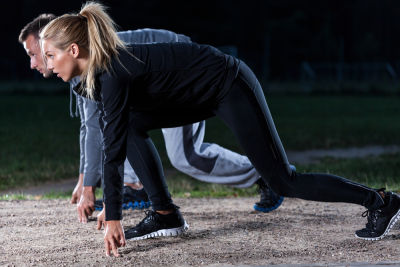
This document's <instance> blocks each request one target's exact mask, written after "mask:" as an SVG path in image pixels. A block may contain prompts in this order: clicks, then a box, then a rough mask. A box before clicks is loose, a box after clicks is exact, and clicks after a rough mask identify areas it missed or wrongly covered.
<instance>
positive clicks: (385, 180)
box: [296, 153, 400, 192]
mask: <svg viewBox="0 0 400 267" xmlns="http://www.w3.org/2000/svg"><path fill="white" fill-rule="evenodd" d="M399 166H400V153H396V154H385V155H381V156H378V157H367V158H362V159H360V158H355V159H337V158H329V157H327V158H324V159H323V160H322V161H321V162H320V163H318V164H310V165H307V166H296V167H297V169H298V171H300V172H321V173H331V174H335V175H339V176H342V177H346V178H348V179H350V180H352V181H357V182H359V183H362V184H365V185H367V186H369V187H372V188H381V187H386V189H387V190H390V191H396V192H399V191H400V178H399Z"/></svg>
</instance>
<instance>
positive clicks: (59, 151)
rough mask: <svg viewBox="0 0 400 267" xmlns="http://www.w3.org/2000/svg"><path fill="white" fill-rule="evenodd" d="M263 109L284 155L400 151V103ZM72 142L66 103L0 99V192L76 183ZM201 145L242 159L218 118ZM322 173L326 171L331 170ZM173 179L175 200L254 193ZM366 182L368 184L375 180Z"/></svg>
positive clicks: (332, 101) (323, 99)
mask: <svg viewBox="0 0 400 267" xmlns="http://www.w3.org/2000/svg"><path fill="white" fill-rule="evenodd" d="M267 101H268V104H269V107H270V110H271V113H272V115H273V116H274V120H275V123H276V126H277V129H278V132H279V134H280V137H281V139H282V142H283V144H284V146H285V148H286V149H289V150H306V149H314V148H337V147H351V146H364V145H370V144H375V145H391V144H396V145H400V139H399V138H398V133H399V132H400V98H399V97H383V96H376V97H374V96H365V97H360V96H357V97H356V96H304V95H302V96H301V95H297V96H278V95H267ZM150 135H151V136H152V138H153V141H154V143H155V145H156V147H157V148H158V150H159V152H160V156H161V159H162V162H163V164H164V168H165V169H173V168H172V166H171V165H170V163H169V160H168V158H167V155H166V152H165V145H164V140H163V138H162V135H161V132H160V131H159V130H157V131H152V132H151V133H150ZM78 140H79V119H77V118H74V119H72V118H70V117H69V98H68V96H65V95H51V96H50V95H48V96H46V95H43V96H33V95H29V96H23V95H2V96H1V98H0V146H1V149H0V158H1V161H0V191H1V190H6V189H10V188H15V187H19V186H26V185H37V184H40V183H42V182H45V181H55V180H60V179H64V178H71V177H75V176H76V177H77V176H78V166H79V144H78ZM205 140H206V141H207V142H214V143H217V144H219V145H221V146H224V147H227V148H229V149H232V150H234V151H238V152H241V151H242V150H241V148H240V147H239V145H238V144H237V142H236V140H235V138H234V136H233V134H232V133H231V131H230V130H229V129H228V128H227V127H226V126H225V125H224V124H223V123H221V121H220V120H219V119H218V118H213V119H210V120H208V121H207V131H206V137H205ZM335 164H336V163H332V165H335ZM328 165H329V164H327V166H326V168H328V167H331V166H330V165H329V166H328ZM373 166H375V168H376V169H377V171H379V170H382V168H381V166H378V165H373ZM311 167H312V168H314V166H311ZM311 167H310V168H311ZM341 168H345V166H339V167H338V168H337V170H338V171H336V173H338V172H339V171H341ZM371 168H372V167H371ZM390 168H395V167H394V166H391V167H390ZM328 170H330V169H328ZM346 176H348V177H353V176H357V174H356V175H353V174H352V173H351V175H346ZM176 177H177V178H174V177H170V178H168V179H169V180H168V183H169V184H171V183H172V184H173V185H170V189H171V191H172V192H173V194H174V195H177V196H181V195H184V194H185V193H188V192H190V194H191V196H196V195H198V196H218V195H219V194H220V195H221V196H225V195H238V196H241V195H248V194H254V193H255V189H249V191H246V190H245V191H243V192H242V191H241V190H239V191H236V190H237V189H229V190H227V191H226V192H225V191H224V190H225V189H222V188H227V187H225V186H219V185H207V187H206V188H207V189H206V190H204V189H197V188H200V185H199V184H197V183H200V182H198V181H195V180H194V179H192V178H187V177H186V176H185V175H182V174H176ZM370 177H371V179H372V178H373V177H374V176H370ZM368 179H370V178H368ZM393 179H396V177H394V178H393ZM397 179H399V178H397ZM186 180H190V181H191V182H187V181H186ZM192 181H193V183H194V184H192ZM189 184H190V186H189ZM176 188H182V190H178V189H176ZM205 191H207V192H208V193H205ZM207 194H209V195H207Z"/></svg>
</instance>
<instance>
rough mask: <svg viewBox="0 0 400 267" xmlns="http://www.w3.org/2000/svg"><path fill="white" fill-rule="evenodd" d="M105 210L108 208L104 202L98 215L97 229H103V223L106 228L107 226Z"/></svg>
mask: <svg viewBox="0 0 400 267" xmlns="http://www.w3.org/2000/svg"><path fill="white" fill-rule="evenodd" d="M105 210H106V208H105V206H104V203H103V210H102V211H101V212H100V213H99V214H98V215H97V230H101V228H102V227H103V225H104V229H105V228H106V226H105V224H106V217H105V216H106V212H105Z"/></svg>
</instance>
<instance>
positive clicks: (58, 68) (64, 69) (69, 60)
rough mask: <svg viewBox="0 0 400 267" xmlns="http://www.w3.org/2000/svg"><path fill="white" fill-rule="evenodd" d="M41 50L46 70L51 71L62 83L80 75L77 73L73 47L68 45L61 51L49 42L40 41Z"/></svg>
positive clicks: (76, 61)
mask: <svg viewBox="0 0 400 267" xmlns="http://www.w3.org/2000/svg"><path fill="white" fill-rule="evenodd" d="M75 46H76V44H75ZM42 48H43V54H44V56H45V59H46V64H47V69H49V70H51V71H52V72H53V73H54V74H55V75H57V77H60V78H61V79H62V80H63V81H64V82H67V81H69V80H71V79H72V78H73V77H75V76H77V75H80V74H81V73H79V72H80V71H79V68H78V60H77V56H76V55H75V54H76V51H74V47H73V45H70V46H69V47H68V48H67V49H65V50H61V49H58V48H56V47H55V46H54V44H53V42H52V41H51V40H42ZM75 49H76V47H75Z"/></svg>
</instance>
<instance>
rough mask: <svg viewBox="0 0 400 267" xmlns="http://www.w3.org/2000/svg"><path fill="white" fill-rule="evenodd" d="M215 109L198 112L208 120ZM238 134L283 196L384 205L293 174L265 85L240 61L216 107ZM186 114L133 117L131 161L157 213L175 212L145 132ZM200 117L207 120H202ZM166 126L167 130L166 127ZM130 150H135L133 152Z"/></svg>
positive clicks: (326, 178) (334, 182) (343, 185)
mask: <svg viewBox="0 0 400 267" xmlns="http://www.w3.org/2000/svg"><path fill="white" fill-rule="evenodd" d="M209 113H210V110H208V109H205V110H204V111H203V112H200V113H196V114H205V115H204V116H209ZM212 113H214V114H215V115H217V116H218V117H219V118H221V119H222V120H223V121H224V122H225V123H226V124H227V125H228V127H229V128H230V129H231V130H232V131H233V132H234V134H235V136H236V137H237V139H238V141H239V143H240V145H241V146H242V148H243V150H244V151H245V154H246V155H247V156H248V158H249V159H250V161H251V163H252V164H253V165H254V167H255V168H256V170H257V171H258V172H259V173H260V174H261V176H262V178H263V179H264V180H265V182H267V183H268V185H269V186H270V187H271V188H272V189H273V190H274V191H275V192H277V193H278V194H280V195H282V196H287V197H296V198H301V199H306V200H315V201H326V202H347V203H354V204H359V205H363V206H365V207H366V208H368V209H376V208H378V207H380V206H382V205H383V199H382V197H381V196H380V195H379V193H378V192H377V191H376V190H374V189H371V188H368V187H366V186H364V185H361V184H358V183H355V182H351V181H349V180H347V179H344V178H341V177H338V176H335V175H330V174H313V173H309V174H302V173H297V172H295V171H292V170H291V169H290V167H289V163H288V160H287V157H286V153H285V150H284V148H283V146H282V143H281V140H280V138H279V135H278V133H277V131H276V128H275V125H274V122H273V120H272V116H271V113H270V111H269V109H268V106H267V103H266V100H265V97H264V94H263V91H262V89H261V86H260V84H259V82H258V80H257V78H256V77H255V75H254V74H253V72H252V71H251V70H250V69H249V68H248V67H247V66H246V65H245V64H244V63H243V62H241V66H240V69H239V72H238V77H237V78H236V79H235V81H234V82H233V85H232V88H231V89H230V90H229V92H228V93H227V94H226V95H225V96H224V97H223V99H222V100H221V101H220V102H219V103H217V105H216V106H215V107H214V108H213V110H212ZM196 114H188V113H187V112H177V113H176V114H171V113H170V112H169V111H166V112H161V113H160V112H159V111H158V112H156V113H154V114H150V113H146V114H138V113H135V114H131V116H130V119H131V120H132V123H130V128H129V134H128V159H129V161H130V163H131V164H132V166H133V167H134V169H135V171H136V172H137V174H138V176H139V177H140V179H141V182H142V183H143V185H144V187H145V190H146V192H147V193H148V195H149V198H150V200H151V202H152V205H153V209H155V210H166V209H170V208H173V207H174V205H173V203H172V200H171V197H170V194H169V192H168V188H167V185H166V183H165V180H164V174H163V171H162V166H161V161H160V159H159V157H158V154H157V151H156V149H155V148H154V146H153V144H152V143H151V140H150V139H149V137H148V136H147V134H146V131H147V130H149V129H154V128H161V127H168V125H170V126H169V127H172V126H176V124H181V125H182V124H185V123H189V122H191V120H194V119H193V118H190V116H195V117H196ZM196 119H197V120H199V119H204V117H202V116H200V118H196ZM166 125H167V126H166ZM129 146H131V148H134V149H129Z"/></svg>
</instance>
